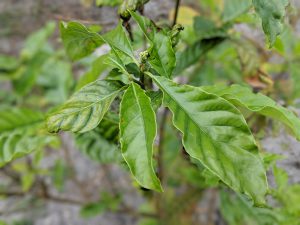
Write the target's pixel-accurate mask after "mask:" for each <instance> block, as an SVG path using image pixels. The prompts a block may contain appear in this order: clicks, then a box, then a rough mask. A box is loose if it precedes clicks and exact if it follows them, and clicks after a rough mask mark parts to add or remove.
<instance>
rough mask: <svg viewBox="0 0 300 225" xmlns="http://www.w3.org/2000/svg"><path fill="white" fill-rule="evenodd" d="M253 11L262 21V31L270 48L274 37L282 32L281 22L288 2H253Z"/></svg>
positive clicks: (272, 0)
mask: <svg viewBox="0 0 300 225" xmlns="http://www.w3.org/2000/svg"><path fill="white" fill-rule="evenodd" d="M252 2H253V5H254V8H255V11H256V12H257V14H258V15H259V16H260V18H261V20H262V27H263V30H264V32H265V34H266V36H267V38H268V41H269V45H270V47H272V46H273V45H274V43H275V41H276V37H277V36H278V35H279V34H280V33H281V32H282V26H283V25H282V21H283V19H284V16H285V7H286V6H287V5H288V4H289V1H288V0H253V1H252Z"/></svg>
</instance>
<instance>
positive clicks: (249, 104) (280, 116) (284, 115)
mask: <svg viewBox="0 0 300 225" xmlns="http://www.w3.org/2000/svg"><path fill="white" fill-rule="evenodd" d="M203 89H204V90H205V91H207V92H210V93H213V94H215V95H218V96H220V97H222V98H225V99H226V100H227V101H230V102H231V103H232V104H234V105H236V106H241V107H244V108H246V109H248V110H250V111H252V112H255V113H259V114H262V115H264V116H268V117H271V118H273V119H275V120H277V121H280V122H282V123H284V124H285V125H286V126H287V127H289V128H290V129H291V131H292V133H293V134H294V135H295V137H296V138H297V139H298V140H300V120H299V118H298V117H297V116H296V115H295V114H294V113H292V112H291V111H289V110H287V109H286V108H284V107H282V106H280V105H278V104H277V103H276V102H275V101H273V100H272V99H271V98H269V97H267V96H265V95H262V94H260V93H258V94H255V93H253V92H252V90H251V89H250V88H247V87H243V86H240V85H232V86H230V87H225V86H207V87H203Z"/></svg>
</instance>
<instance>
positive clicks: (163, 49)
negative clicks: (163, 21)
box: [130, 12, 176, 77]
mask: <svg viewBox="0 0 300 225" xmlns="http://www.w3.org/2000/svg"><path fill="white" fill-rule="evenodd" d="M130 13H131V15H132V17H133V18H134V20H135V21H136V23H137V24H138V25H139V27H140V28H141V30H142V31H143V33H144V35H145V36H146V38H147V39H148V40H149V42H150V44H151V45H150V48H149V49H148V53H149V54H150V57H149V63H150V65H151V66H152V67H153V68H154V69H155V70H156V72H157V73H158V74H160V75H161V76H165V77H171V75H172V72H173V70H174V68H175V65H176V57H175V52H174V50H173V47H172V41H171V38H170V37H169V36H168V34H167V33H166V32H165V31H164V30H160V31H159V32H158V31H156V28H155V27H154V25H153V24H152V22H151V21H150V20H149V19H147V18H145V17H142V16H140V15H139V14H137V13H135V12H130Z"/></svg>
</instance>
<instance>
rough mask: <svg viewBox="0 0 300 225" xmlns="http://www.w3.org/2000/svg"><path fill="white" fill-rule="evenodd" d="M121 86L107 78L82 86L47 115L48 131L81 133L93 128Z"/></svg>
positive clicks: (119, 83)
mask: <svg viewBox="0 0 300 225" xmlns="http://www.w3.org/2000/svg"><path fill="white" fill-rule="evenodd" d="M122 88H123V86H122V84H121V82H118V81H108V80H97V81H95V82H93V83H90V84H88V85H86V86H84V87H83V88H82V89H80V90H79V91H78V92H76V93H75V94H74V95H73V96H72V97H71V98H70V99H69V100H68V101H67V102H66V103H65V104H64V105H62V106H61V107H60V108H58V109H57V110H56V111H54V112H52V113H51V114H50V115H49V116H48V118H47V127H48V130H49V132H58V131H60V130H64V131H72V132H80V133H83V132H86V131H89V130H92V129H94V128H95V127H96V126H98V124H99V123H100V121H101V120H102V118H103V116H104V114H105V113H106V112H107V110H108V109H109V107H110V104H111V103H112V101H113V100H114V99H115V97H116V96H117V95H118V93H119V92H120V91H121V90H122Z"/></svg>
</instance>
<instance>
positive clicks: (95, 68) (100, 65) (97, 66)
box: [76, 54, 109, 90]
mask: <svg viewBox="0 0 300 225" xmlns="http://www.w3.org/2000/svg"><path fill="white" fill-rule="evenodd" d="M107 58H108V55H107V54H105V55H102V56H100V57H98V58H97V59H96V60H95V61H94V62H93V64H92V67H91V69H90V70H89V71H87V72H86V73H85V74H83V75H82V77H80V79H79V80H78V83H77V85H76V90H79V89H80V88H82V87H83V86H85V85H87V84H89V83H91V82H94V81H95V80H97V79H98V78H99V76H100V75H101V73H102V72H104V71H105V70H106V69H107V68H108V67H109V66H108V65H107V64H106V63H105V60H106V59H107Z"/></svg>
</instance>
